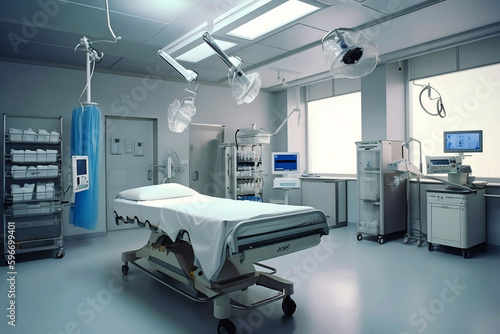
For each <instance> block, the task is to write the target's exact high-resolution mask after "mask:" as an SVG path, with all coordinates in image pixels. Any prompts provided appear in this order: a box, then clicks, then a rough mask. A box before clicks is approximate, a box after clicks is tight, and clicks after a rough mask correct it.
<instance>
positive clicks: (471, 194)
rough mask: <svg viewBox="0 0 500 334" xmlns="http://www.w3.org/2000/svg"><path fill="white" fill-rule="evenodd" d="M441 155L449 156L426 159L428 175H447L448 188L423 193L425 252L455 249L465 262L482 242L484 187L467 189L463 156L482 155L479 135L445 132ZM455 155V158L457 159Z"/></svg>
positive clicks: (483, 232)
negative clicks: (425, 216)
mask: <svg viewBox="0 0 500 334" xmlns="http://www.w3.org/2000/svg"><path fill="white" fill-rule="evenodd" d="M443 143H444V148H443V151H444V152H445V153H453V154H455V155H453V156H437V157H426V162H427V173H428V174H448V182H446V183H447V184H448V185H449V187H448V188H446V189H429V190H427V234H428V235H427V241H428V247H429V251H433V250H434V248H435V247H436V246H440V245H445V246H450V247H455V248H459V249H461V251H462V256H463V257H464V258H468V257H469V256H470V249H471V248H472V247H474V246H477V245H479V244H483V243H485V242H486V220H485V199H484V194H485V190H484V185H485V183H482V187H479V188H475V186H476V185H477V183H476V182H474V183H473V185H472V186H471V187H469V186H470V184H469V183H470V182H469V173H471V172H472V170H471V168H470V166H468V165H464V164H463V160H464V153H475V152H482V151H483V131H482V130H464V131H445V132H444V133H443ZM457 154H458V155H457Z"/></svg>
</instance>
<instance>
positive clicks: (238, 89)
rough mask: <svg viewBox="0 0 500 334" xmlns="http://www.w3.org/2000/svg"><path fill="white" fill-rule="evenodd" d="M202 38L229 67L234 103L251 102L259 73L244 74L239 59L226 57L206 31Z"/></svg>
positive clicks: (259, 81)
mask: <svg viewBox="0 0 500 334" xmlns="http://www.w3.org/2000/svg"><path fill="white" fill-rule="evenodd" d="M203 40H204V41H205V42H206V43H207V44H208V45H209V46H210V47H211V48H212V49H213V50H214V51H215V53H217V55H218V56H219V57H220V58H221V59H222V60H223V61H224V62H225V63H226V65H227V66H228V67H229V74H228V77H229V85H230V86H231V87H232V93H233V97H234V98H235V99H236V103H238V104H243V103H250V102H252V101H253V100H254V99H255V98H256V97H257V95H258V94H259V90H260V87H261V80H260V74H259V73H257V72H255V73H250V74H248V75H246V74H245V73H244V72H243V71H242V70H241V65H242V61H241V59H240V58H237V57H228V56H227V55H226V54H225V53H224V51H223V50H222V49H221V48H220V47H219V46H218V45H217V43H215V41H214V39H213V38H212V36H210V34H209V33H208V32H205V33H204V34H203Z"/></svg>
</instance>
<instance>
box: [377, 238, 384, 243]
mask: <svg viewBox="0 0 500 334" xmlns="http://www.w3.org/2000/svg"><path fill="white" fill-rule="evenodd" d="M378 243H379V244H381V245H382V244H383V243H384V237H378Z"/></svg>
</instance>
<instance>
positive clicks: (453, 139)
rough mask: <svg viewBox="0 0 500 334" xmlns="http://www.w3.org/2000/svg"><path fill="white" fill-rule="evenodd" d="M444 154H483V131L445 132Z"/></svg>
mask: <svg viewBox="0 0 500 334" xmlns="http://www.w3.org/2000/svg"><path fill="white" fill-rule="evenodd" d="M443 141H444V153H467V152H483V130H462V131H444V133H443Z"/></svg>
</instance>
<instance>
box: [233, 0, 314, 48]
mask: <svg viewBox="0 0 500 334" xmlns="http://www.w3.org/2000/svg"><path fill="white" fill-rule="evenodd" d="M318 9H319V7H316V6H312V5H309V4H307V3H304V2H302V1H297V0H289V1H287V2H285V3H284V4H282V5H280V6H278V7H276V8H273V9H271V10H270V11H268V12H266V13H264V14H262V15H260V16H258V17H256V18H255V19H253V20H251V21H248V22H247V23H245V24H243V25H241V26H239V27H238V28H235V29H233V30H231V31H230V32H228V33H227V34H228V35H231V36H236V37H241V38H246V39H254V38H257V37H259V36H261V35H264V34H265V33H268V32H270V31H272V30H274V29H276V28H279V27H281V26H283V25H285V24H287V23H290V22H292V21H295V20H297V19H299V18H301V17H303V16H305V15H307V14H309V13H312V12H314V11H316V10H318Z"/></svg>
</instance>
